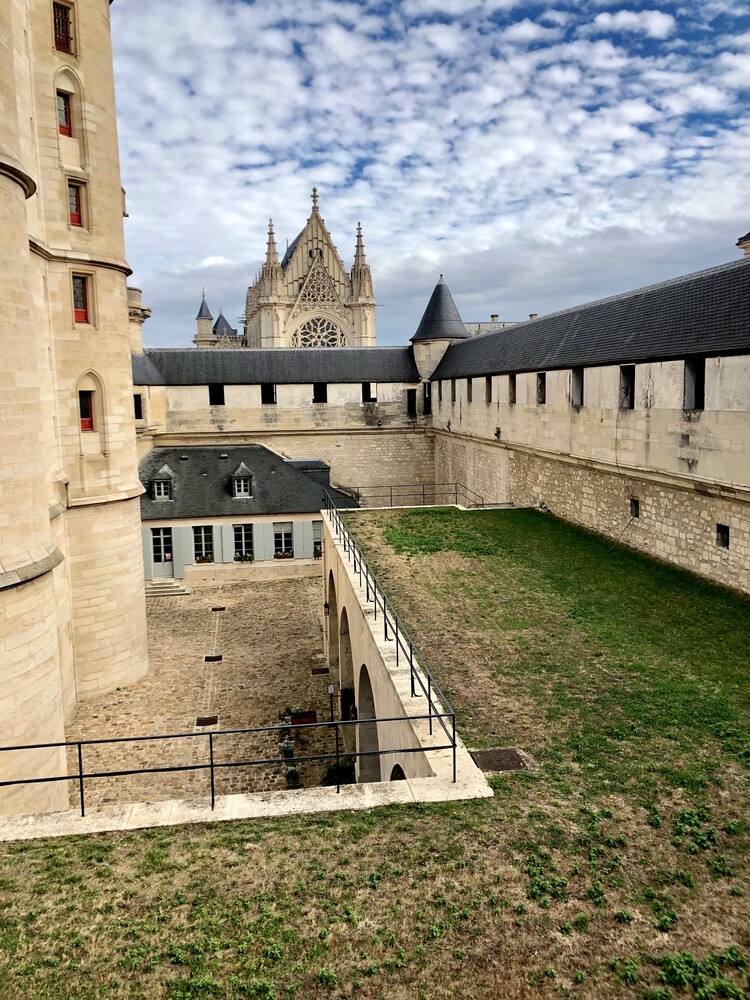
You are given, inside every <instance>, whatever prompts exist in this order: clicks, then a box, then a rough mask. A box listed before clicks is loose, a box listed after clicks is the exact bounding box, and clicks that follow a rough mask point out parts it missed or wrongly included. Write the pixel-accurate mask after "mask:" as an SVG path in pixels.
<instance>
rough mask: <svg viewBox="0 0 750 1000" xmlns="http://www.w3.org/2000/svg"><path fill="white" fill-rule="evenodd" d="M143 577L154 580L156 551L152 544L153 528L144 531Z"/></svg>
mask: <svg viewBox="0 0 750 1000" xmlns="http://www.w3.org/2000/svg"><path fill="white" fill-rule="evenodd" d="M143 575H144V577H145V578H146V579H147V580H153V578H154V549H153V545H152V543H151V528H144V529H143Z"/></svg>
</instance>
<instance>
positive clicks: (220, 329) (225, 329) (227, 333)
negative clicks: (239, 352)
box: [214, 312, 237, 337]
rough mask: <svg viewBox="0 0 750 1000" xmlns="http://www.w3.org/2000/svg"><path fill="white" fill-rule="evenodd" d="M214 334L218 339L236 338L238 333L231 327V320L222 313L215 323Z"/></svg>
mask: <svg viewBox="0 0 750 1000" xmlns="http://www.w3.org/2000/svg"><path fill="white" fill-rule="evenodd" d="M214 333H215V334H216V336H217V337H236V336H237V331H236V330H235V329H234V328H233V327H232V326H230V324H229V320H228V319H227V318H226V316H225V315H224V313H223V312H220V313H219V315H218V318H217V320H216V322H215V323H214Z"/></svg>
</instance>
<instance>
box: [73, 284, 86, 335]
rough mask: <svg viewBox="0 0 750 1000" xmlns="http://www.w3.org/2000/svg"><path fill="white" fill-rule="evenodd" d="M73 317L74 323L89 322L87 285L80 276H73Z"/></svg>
mask: <svg viewBox="0 0 750 1000" xmlns="http://www.w3.org/2000/svg"><path fill="white" fill-rule="evenodd" d="M73 316H74V318H75V321H76V323H88V322H89V283H88V278H86V277H85V276H84V275H82V274H74V275H73Z"/></svg>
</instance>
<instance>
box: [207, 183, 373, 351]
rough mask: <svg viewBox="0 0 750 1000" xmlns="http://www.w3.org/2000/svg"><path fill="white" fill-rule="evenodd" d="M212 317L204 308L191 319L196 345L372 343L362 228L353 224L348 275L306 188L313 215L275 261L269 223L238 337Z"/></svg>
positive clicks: (369, 278) (370, 299)
mask: <svg viewBox="0 0 750 1000" xmlns="http://www.w3.org/2000/svg"><path fill="white" fill-rule="evenodd" d="M204 306H205V302H204V303H203V304H202V305H201V310H202V311H203V310H204ZM211 318H212V317H211V316H210V313H207V310H206V313H205V315H204V320H205V324H204V326H203V327H202V326H201V323H200V320H201V314H200V313H199V314H198V316H197V319H198V321H199V322H198V333H197V335H196V337H195V340H194V343H195V345H196V346H197V347H204V348H205V347H213V348H215V347H222V346H224V347H229V348H236V347H238V346H243V347H374V346H375V298H374V295H373V290H372V276H371V274H370V268H369V266H368V264H367V261H366V260H365V249H364V243H363V241H362V226H361V225H359V224H357V240H356V246H355V250H354V264H353V266H352V269H351V272H347V271H346V268H345V267H344V265H343V262H342V260H341V257H340V256H339V253H338V250H337V249H336V247H335V245H334V243H333V240H332V239H331V234H330V233H329V232H328V229H327V228H326V224H325V219H323V218H322V217H321V215H320V212H319V210H318V190H317V188H313V192H312V213H311V214H310V216H309V218H308V220H307V222H306V224H305V228H304V229H303V230H302V232H301V233H299V235H298V236H297V237H296V239H294V240H293V241H292V243H291V244H290V245H289V247H288V248H287V251H286V253H285V254H284V257H283V259H282V260H281V263H279V255H278V252H277V250H276V237H275V235H274V231H273V222H272V221H269V224H268V244H267V247H266V259H265V261H264V263H263V266H262V267H261V269H260V272H259V274H258V276H257V278H256V279H255V282H254V283H253V284H252V285H251V286H250V288H248V290H247V299H246V306H245V336H244V337H236V336H234V337H232V336H230V335H229V334H228V333H227V332H226V331H224V332H222V331H221V330H219V329H217V327H216V326H214V327H213V328H212V327H211V324H210V322H208V320H210V319H211ZM232 332H233V331H232Z"/></svg>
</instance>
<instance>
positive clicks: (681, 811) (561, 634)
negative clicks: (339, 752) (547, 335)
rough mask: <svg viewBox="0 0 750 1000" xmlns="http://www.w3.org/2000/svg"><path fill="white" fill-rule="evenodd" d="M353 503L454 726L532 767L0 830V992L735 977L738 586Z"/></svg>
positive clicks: (510, 986) (507, 987) (589, 987)
mask: <svg viewBox="0 0 750 1000" xmlns="http://www.w3.org/2000/svg"><path fill="white" fill-rule="evenodd" d="M349 523H350V525H351V527H352V529H353V530H355V531H356V533H357V536H358V537H359V538H360V539H361V541H362V543H363V545H364V546H365V548H366V550H367V552H368V557H369V558H370V559H371V560H372V562H373V563H374V564H375V566H376V567H377V570H378V573H379V574H380V576H381V579H382V580H383V582H384V583H385V586H386V589H387V591H388V592H389V594H390V595H391V597H392V599H393V600H394V603H395V605H396V606H397V608H398V609H399V611H400V612H401V613H402V615H403V617H404V619H405V621H406V622H407V624H408V626H409V628H410V630H411V631H412V633H413V634H414V636H415V638H416V639H417V641H418V644H419V646H420V648H421V650H422V652H423V653H424V654H425V656H426V658H427V661H428V662H429V663H430V665H431V668H432V669H433V672H434V673H435V674H436V676H437V678H438V680H439V681H440V683H441V684H442V685H443V686H444V687H445V689H446V690H448V692H449V695H450V697H451V700H452V702H453V704H454V706H455V707H456V709H457V712H458V716H459V728H460V731H461V733H462V736H463V738H464V739H465V741H466V742H467V743H468V744H469V745H470V746H472V747H474V746H486V747H489V746H516V747H519V748H521V749H523V750H525V751H526V752H527V753H529V754H531V755H532V757H533V758H534V759H535V760H536V761H537V763H538V769H537V770H536V771H534V772H532V773H521V774H517V775H499V776H496V777H494V778H493V779H492V784H493V787H494V788H495V790H496V797H495V798H494V799H492V800H483V801H480V802H470V803H465V804H446V805H436V806H424V807H393V808H388V809H379V810H375V811H373V812H371V813H367V814H340V815H337V816H333V817H321V818H307V817H300V818H297V819H284V820H277V821H262V822H254V823H237V824H217V825H215V826H205V827H193V828H181V829H172V830H169V829H167V830H164V829H161V830H154V831H144V832H142V833H130V834H113V835H107V836H100V837H91V838H75V839H68V840H59V841H48V842H31V843H19V844H15V845H5V846H0V857H2V861H3V864H2V868H0V900H1V901H2V910H0V997H2V998H5V997H9V998H16V997H17V998H31V997H34V998H40V1000H42V998H44V1000H56V998H69V997H81V998H83V997H90V998H95V997H96V998H99V997H118V998H119V997H138V998H141V997H143V998H151V997H154V998H155V997H164V998H170V1000H178V998H188V997H200V998H202V997H222V998H230V997H231V998H234V997H237V998H240V997H261V998H267V1000H270V998H277V1000H280V998H283V997H293V996H296V997H298V998H307V997H312V996H315V997H317V996H320V997H332V998H334V997H335V998H344V997H366V998H373V1000H374V998H383V1000H406V998H414V1000H436V998H441V1000H442V998H444V1000H447V998H454V997H455V998H461V1000H463V998H467V1000H472V998H477V1000H478V998H483V1000H484V998H486V1000H490V998H492V1000H495V998H498V1000H500V998H502V1000H506V998H507V1000H514V998H521V997H524V998H525V997H529V998H532V997H533V998H536V997H580V998H584V997H585V998H609V997H614V998H620V997H634V998H651V1000H666V998H669V997H673V998H682V997H686V998H687V997H689V998H699V1000H705V998H711V997H743V996H745V995H747V993H746V992H743V991H747V990H748V986H749V981H748V969H747V967H746V962H747V961H748V960H749V959H750V907H749V906H748V900H749V898H750V896H749V893H750V876H749V872H748V863H747V857H748V847H749V846H750V824H749V822H748V820H749V819H750V811H749V810H748V803H749V800H750V796H749V795H748V776H749V773H750V739H749V738H748V730H749V728H750V727H749V726H748V722H750V697H749V691H750V681H749V680H748V668H747V663H748V647H749V646H750V601H748V600H747V599H745V598H742V597H740V596H737V595H735V594H732V593H730V592H728V591H725V590H720V589H717V588H714V587H711V586H709V585H707V584H705V583H703V582H701V581H699V580H697V579H696V578H694V577H691V576H689V575H687V574H684V573H681V572H678V571H675V570H673V569H670V568H668V567H665V566H663V565H661V564H659V563H655V562H652V561H650V560H646V559H644V558H642V557H639V556H637V555H635V554H634V553H632V552H630V551H628V550H626V549H623V548H619V547H616V548H614V549H611V546H610V543H608V542H606V541H604V540H602V539H600V538H597V537H595V536H592V535H589V534H586V533H584V532H581V531H578V530H577V529H574V528H572V527H570V526H568V525H565V524H563V523H561V522H559V521H556V520H554V519H553V518H551V517H549V516H545V515H541V514H537V513H532V512H528V511H483V512H467V513H461V512H458V511H455V510H451V509H446V510H419V511H410V512H402V511H392V512H368V513H357V514H355V515H352V516H351V517H350V520H349ZM290 794H293V793H290Z"/></svg>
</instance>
